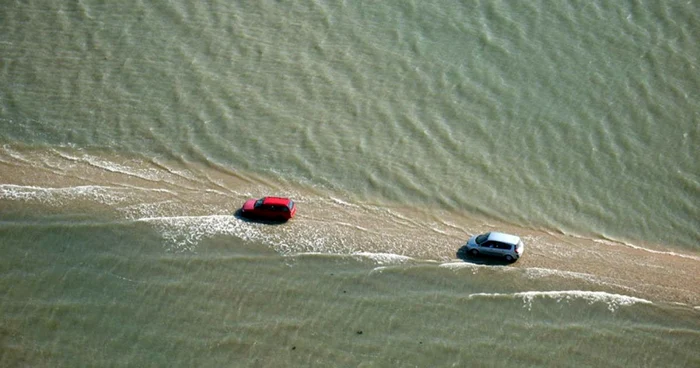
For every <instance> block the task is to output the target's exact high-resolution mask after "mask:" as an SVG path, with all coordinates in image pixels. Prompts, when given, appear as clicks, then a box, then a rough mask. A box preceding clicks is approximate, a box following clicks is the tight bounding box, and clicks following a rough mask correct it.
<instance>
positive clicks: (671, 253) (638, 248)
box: [593, 239, 700, 261]
mask: <svg viewBox="0 0 700 368" xmlns="http://www.w3.org/2000/svg"><path fill="white" fill-rule="evenodd" d="M593 241H594V242H596V243H599V244H605V245H624V246H626V247H630V248H633V249H637V250H642V251H645V252H649V253H654V254H665V255H668V256H674V257H681V258H687V259H692V260H696V261H700V257H698V256H691V255H689V254H682V253H676V252H670V251H661V250H654V249H649V248H644V247H640V246H638V245H634V244H631V243H624V242H611V241H608V240H600V239H593Z"/></svg>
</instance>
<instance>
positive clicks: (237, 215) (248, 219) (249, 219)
mask: <svg viewBox="0 0 700 368" xmlns="http://www.w3.org/2000/svg"><path fill="white" fill-rule="evenodd" d="M233 216H234V217H235V218H237V219H239V220H241V221H244V222H251V223H256V224H265V225H282V224H284V223H286V222H287V221H288V220H266V219H260V218H254V217H248V216H243V215H242V212H241V209H240V208H239V209H237V210H236V212H234V213H233Z"/></svg>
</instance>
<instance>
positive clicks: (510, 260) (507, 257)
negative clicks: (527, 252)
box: [506, 254, 513, 262]
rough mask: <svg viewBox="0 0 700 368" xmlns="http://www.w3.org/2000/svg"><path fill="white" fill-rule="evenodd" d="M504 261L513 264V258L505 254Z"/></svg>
mask: <svg viewBox="0 0 700 368" xmlns="http://www.w3.org/2000/svg"><path fill="white" fill-rule="evenodd" d="M506 261H507V262H513V256H511V255H510V254H506Z"/></svg>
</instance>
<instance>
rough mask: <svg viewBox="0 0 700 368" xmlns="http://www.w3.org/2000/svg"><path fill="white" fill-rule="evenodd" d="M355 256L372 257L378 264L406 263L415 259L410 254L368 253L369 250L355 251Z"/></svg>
mask: <svg viewBox="0 0 700 368" xmlns="http://www.w3.org/2000/svg"><path fill="white" fill-rule="evenodd" d="M352 255H353V256H357V257H363V258H368V259H371V260H372V261H374V262H376V263H377V264H380V265H385V264H401V263H406V262H408V261H411V260H413V258H411V257H408V256H402V255H399V254H393V253H368V252H357V253H353V254H352Z"/></svg>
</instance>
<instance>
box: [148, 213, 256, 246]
mask: <svg viewBox="0 0 700 368" xmlns="http://www.w3.org/2000/svg"><path fill="white" fill-rule="evenodd" d="M135 221H137V222H147V223H151V224H153V225H154V226H155V227H156V228H157V229H158V230H159V231H160V233H161V236H162V237H163V239H164V240H165V241H166V246H167V248H168V250H170V251H175V252H193V251H194V250H195V246H196V245H197V244H199V242H200V241H201V240H202V239H203V238H207V237H212V236H215V235H230V236H236V237H238V238H241V239H246V240H252V239H262V238H264V236H263V235H262V234H261V233H260V231H258V229H257V227H255V226H251V225H250V224H248V223H245V222H243V221H241V220H239V219H237V218H235V217H234V216H229V215H209V216H172V217H165V216H164V217H143V218H138V219H135Z"/></svg>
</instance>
